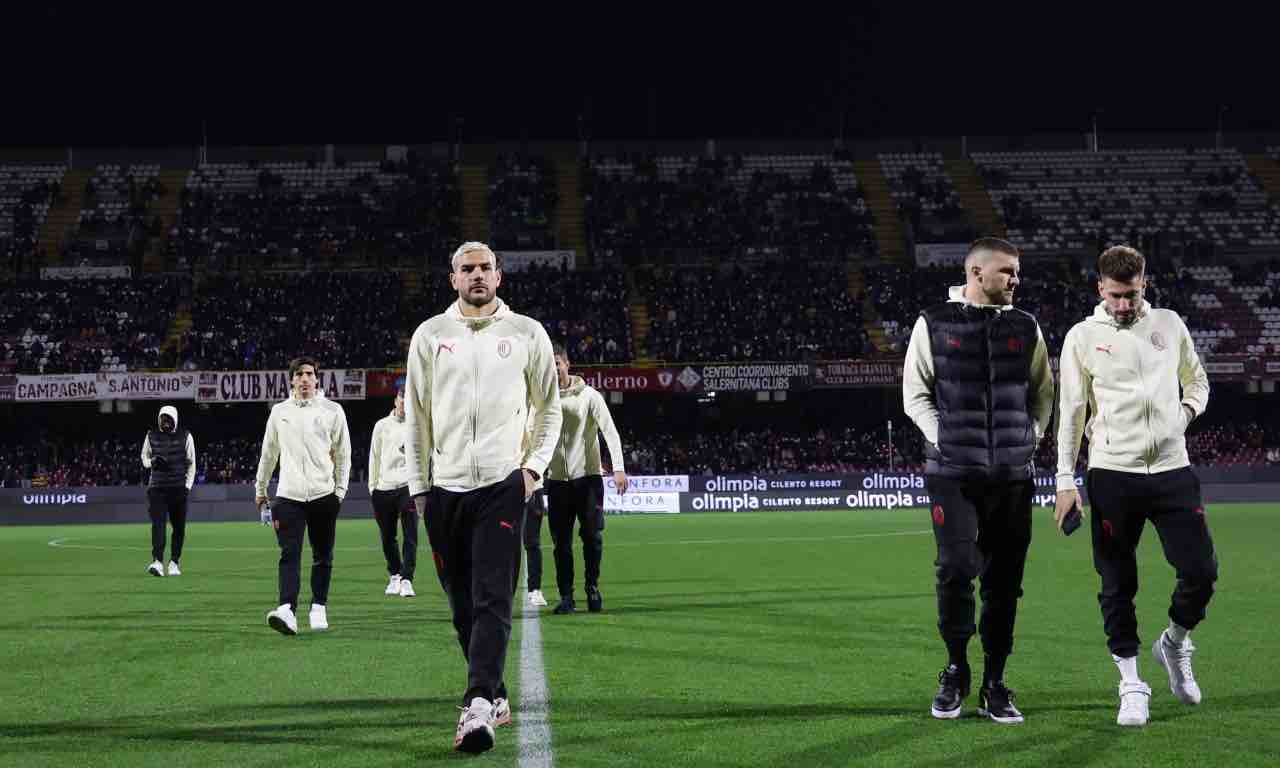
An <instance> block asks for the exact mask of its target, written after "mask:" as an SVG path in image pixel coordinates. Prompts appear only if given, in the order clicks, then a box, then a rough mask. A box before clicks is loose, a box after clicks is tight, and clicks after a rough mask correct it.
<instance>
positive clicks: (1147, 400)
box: [1134, 337, 1159, 472]
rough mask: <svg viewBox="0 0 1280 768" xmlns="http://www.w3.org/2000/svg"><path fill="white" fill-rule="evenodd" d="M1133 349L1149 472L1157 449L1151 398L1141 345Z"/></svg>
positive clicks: (1136, 345)
mask: <svg viewBox="0 0 1280 768" xmlns="http://www.w3.org/2000/svg"><path fill="white" fill-rule="evenodd" d="M1135 339H1136V337H1135ZM1134 349H1135V351H1136V353H1137V357H1138V383H1139V385H1140V386H1141V387H1142V394H1143V402H1142V414H1143V416H1144V417H1145V418H1146V421H1147V439H1148V442H1149V443H1150V447H1149V450H1148V455H1149V458H1148V459H1147V471H1148V472H1150V471H1151V464H1152V462H1153V461H1155V457H1156V452H1157V451H1158V450H1159V449H1158V448H1157V446H1156V434H1155V430H1153V429H1152V428H1151V396H1150V395H1149V394H1148V393H1147V378H1146V376H1145V375H1144V374H1143V371H1142V347H1141V345H1138V344H1135V345H1134Z"/></svg>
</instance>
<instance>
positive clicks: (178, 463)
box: [142, 405, 196, 576]
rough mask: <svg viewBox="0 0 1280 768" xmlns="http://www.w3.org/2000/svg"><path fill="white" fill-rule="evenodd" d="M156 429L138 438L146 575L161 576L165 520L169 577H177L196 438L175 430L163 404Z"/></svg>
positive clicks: (173, 413)
mask: <svg viewBox="0 0 1280 768" xmlns="http://www.w3.org/2000/svg"><path fill="white" fill-rule="evenodd" d="M156 426H157V427H158V429H152V430H148V431H147V436H146V437H144V438H143V439H142V466H143V467H145V468H147V469H149V470H151V481H150V483H149V484H148V486H147V512H148V514H150V515H151V565H149V566H147V573H149V574H151V575H152V576H164V575H165V568H164V528H165V519H166V518H168V521H169V524H170V525H172V526H173V540H172V543H171V544H170V548H169V570H168V574H169V575H170V576H181V575H182V570H181V569H180V568H179V567H178V561H179V560H181V559H182V544H183V542H184V541H185V540H186V537H187V497H188V495H189V494H190V493H191V486H193V485H194V484H195V482H196V439H195V438H194V437H192V435H191V432H189V431H188V430H186V429H181V430H180V429H178V409H177V408H174V407H173V406H172V405H166V406H164V407H163V408H161V409H160V413H159V415H158V416H156Z"/></svg>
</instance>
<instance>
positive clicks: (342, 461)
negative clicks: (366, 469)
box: [330, 402, 351, 501]
mask: <svg viewBox="0 0 1280 768" xmlns="http://www.w3.org/2000/svg"><path fill="white" fill-rule="evenodd" d="M334 405H335V406H336V407H337V409H338V418H336V419H334V423H333V432H332V436H331V438H330V439H331V440H332V442H333V494H334V495H335V496H337V497H338V501H342V500H343V499H345V498H347V484H348V483H349V482H350V481H351V432H350V430H349V429H347V412H346V411H345V410H343V408H342V406H340V405H338V404H337V403H336V402H335V403H334Z"/></svg>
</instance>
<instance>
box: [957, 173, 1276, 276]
mask: <svg viewBox="0 0 1280 768" xmlns="http://www.w3.org/2000/svg"><path fill="white" fill-rule="evenodd" d="M972 157H973V160H974V162H975V163H977V165H978V168H979V171H980V173H981V175H982V178H983V180H984V181H985V183H986V186H987V189H988V190H989V191H990V194H991V199H992V202H993V203H994V204H995V205H996V207H997V209H999V210H1001V211H1002V213H1003V215H1004V219H1005V223H1006V224H1007V226H1008V234H1009V238H1010V239H1011V240H1013V241H1014V242H1017V243H1018V244H1019V245H1020V247H1022V249H1023V250H1024V251H1025V252H1027V253H1054V252H1064V251H1083V250H1094V251H1096V250H1097V249H1098V246H1099V244H1106V243H1111V242H1131V243H1139V242H1141V238H1142V236H1144V235H1145V236H1154V235H1160V236H1163V237H1171V238H1178V239H1181V240H1182V241H1184V242H1191V243H1204V244H1207V245H1208V246H1212V247H1218V248H1228V247H1235V248H1257V247H1267V248H1271V247H1276V246H1280V217H1278V216H1277V211H1276V209H1275V207H1274V206H1270V205H1268V203H1267V199H1266V194H1265V192H1264V191H1263V190H1262V188H1261V186H1260V185H1259V184H1258V183H1257V181H1256V180H1255V179H1254V178H1253V177H1252V176H1251V175H1250V174H1249V171H1248V168H1247V166H1246V163H1245V159H1244V156H1243V155H1241V154H1240V152H1238V151H1237V150H1234V149H1222V150H1217V149H1192V150H1187V149H1135V150H1111V151H1104V152H1083V151H1073V152H1066V151H1055V152H978V153H974V154H973V155H972Z"/></svg>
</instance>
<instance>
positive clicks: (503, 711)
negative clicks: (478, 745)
mask: <svg viewBox="0 0 1280 768" xmlns="http://www.w3.org/2000/svg"><path fill="white" fill-rule="evenodd" d="M504 725H511V702H509V701H507V700H506V699H504V698H502V697H501V696H499V697H498V698H496V699H494V700H493V727H494V728H501V727H502V726H504Z"/></svg>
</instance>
